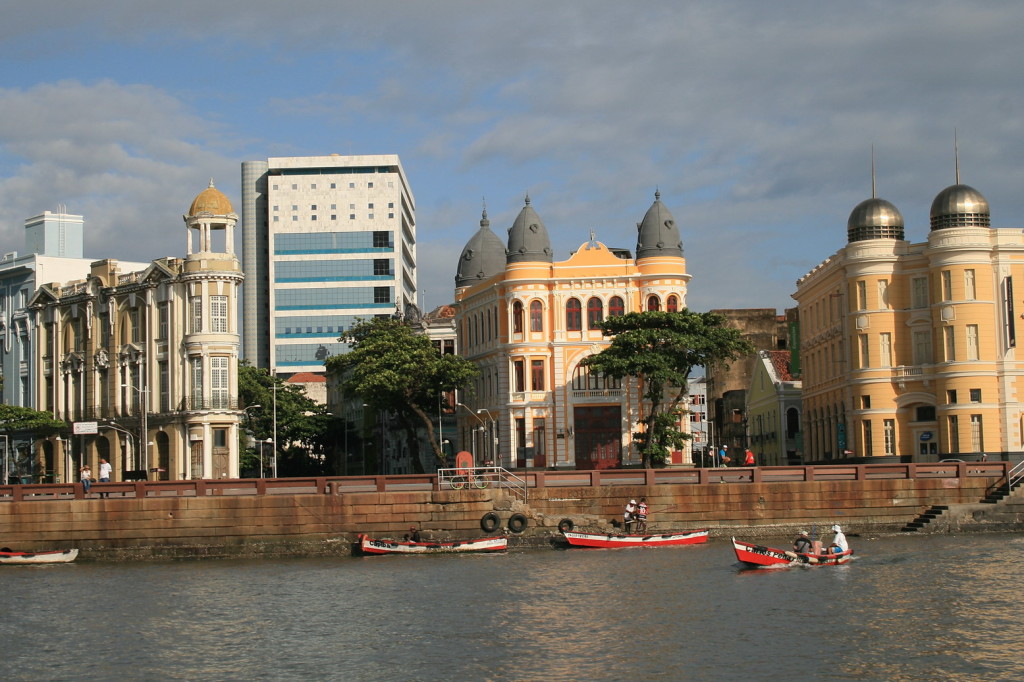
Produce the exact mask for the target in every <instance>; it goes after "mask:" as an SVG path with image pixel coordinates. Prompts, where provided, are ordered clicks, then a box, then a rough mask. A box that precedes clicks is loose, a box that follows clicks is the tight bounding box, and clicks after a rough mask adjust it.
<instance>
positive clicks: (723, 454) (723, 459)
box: [718, 445, 730, 467]
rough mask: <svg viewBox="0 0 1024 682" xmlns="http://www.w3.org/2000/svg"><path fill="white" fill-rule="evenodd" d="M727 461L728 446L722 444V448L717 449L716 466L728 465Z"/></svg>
mask: <svg viewBox="0 0 1024 682" xmlns="http://www.w3.org/2000/svg"><path fill="white" fill-rule="evenodd" d="M729 461H730V459H729V446H728V445H723V446H722V449H721V450H719V451H718V466H720V467H724V466H729Z"/></svg>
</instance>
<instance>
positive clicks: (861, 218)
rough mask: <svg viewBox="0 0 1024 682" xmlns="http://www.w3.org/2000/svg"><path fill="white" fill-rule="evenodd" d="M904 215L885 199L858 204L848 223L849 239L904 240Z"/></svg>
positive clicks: (868, 200) (855, 240) (853, 240)
mask: <svg viewBox="0 0 1024 682" xmlns="http://www.w3.org/2000/svg"><path fill="white" fill-rule="evenodd" d="M904 226H905V224H904V222H903V214H901V213H900V211H899V209H898V208H896V207H895V206H893V205H892V204H891V203H890V202H888V201H886V200H885V199H879V198H877V197H872V198H870V199H865V200H864V201H862V202H860V203H859V204H857V206H856V207H855V208H854V209H853V211H852V212H851V213H850V219H849V220H848V221H847V222H846V235H847V239H848V240H849V241H851V242H859V241H864V240H866V239H903V228H904Z"/></svg>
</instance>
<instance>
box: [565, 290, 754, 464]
mask: <svg viewBox="0 0 1024 682" xmlns="http://www.w3.org/2000/svg"><path fill="white" fill-rule="evenodd" d="M725 322H726V320H725V318H724V317H722V316H721V315H716V314H715V313H695V312H690V311H689V310H685V309H684V310H682V311H680V312H677V313H669V312H661V311H648V312H642V313H629V314H627V315H623V316H620V317H609V318H608V319H606V320H605V321H604V322H602V323H601V330H602V331H603V333H604V335H605V336H611V337H613V338H612V342H611V345H610V346H608V347H607V348H606V349H605V350H603V351H601V352H600V353H598V354H597V355H592V356H590V357H588V358H586V359H585V360H584V361H583V362H582V363H581V364H582V365H584V366H586V367H589V368H590V369H591V370H593V371H596V372H600V373H602V374H604V375H606V376H610V377H615V378H616V379H622V378H623V377H627V376H630V377H634V378H636V379H637V380H638V381H639V383H640V387H641V391H642V394H641V395H642V397H643V398H644V400H646V401H647V402H648V404H649V406H650V410H649V412H648V413H647V416H645V417H644V418H643V419H642V420H641V423H642V424H643V426H644V428H643V430H642V431H641V432H638V433H637V434H636V437H639V438H641V446H640V452H641V454H642V456H643V464H644V466H650V465H652V464H661V463H664V462H665V461H666V459H667V456H668V451H669V449H670V448H673V447H680V446H681V445H682V444H683V442H684V441H685V440H686V439H687V438H688V434H685V433H682V432H681V431H680V430H679V429H678V428H676V422H677V421H678V418H679V416H680V415H681V414H682V410H681V409H680V407H679V406H680V404H681V403H682V401H683V398H685V397H686V392H687V380H688V379H689V378H690V373H691V372H692V371H693V368H694V367H706V366H707V365H710V364H716V363H722V364H727V363H728V362H729V361H731V360H735V359H737V358H741V357H743V356H745V355H749V354H750V353H753V352H754V348H753V346H751V345H750V343H749V342H747V341H746V340H745V339H743V338H742V337H741V336H740V330H738V329H733V328H731V327H726V326H725ZM667 391H671V393H670V395H669V396H668V397H667V398H666V392H667Z"/></svg>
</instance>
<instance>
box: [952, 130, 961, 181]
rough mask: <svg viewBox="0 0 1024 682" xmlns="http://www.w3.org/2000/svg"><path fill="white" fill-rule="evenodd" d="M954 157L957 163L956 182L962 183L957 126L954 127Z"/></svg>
mask: <svg viewBox="0 0 1024 682" xmlns="http://www.w3.org/2000/svg"><path fill="white" fill-rule="evenodd" d="M953 159H954V161H955V165H956V184H958V185H959V184H960V148H959V146H958V145H957V139H956V128H953Z"/></svg>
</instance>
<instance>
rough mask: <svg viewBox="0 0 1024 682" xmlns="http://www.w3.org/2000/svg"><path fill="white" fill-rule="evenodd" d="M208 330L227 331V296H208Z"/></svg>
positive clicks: (224, 332)
mask: <svg viewBox="0 0 1024 682" xmlns="http://www.w3.org/2000/svg"><path fill="white" fill-rule="evenodd" d="M210 331H211V332H213V333H214V334H226V333H227V331H228V297H227V296H211V297H210Z"/></svg>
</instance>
